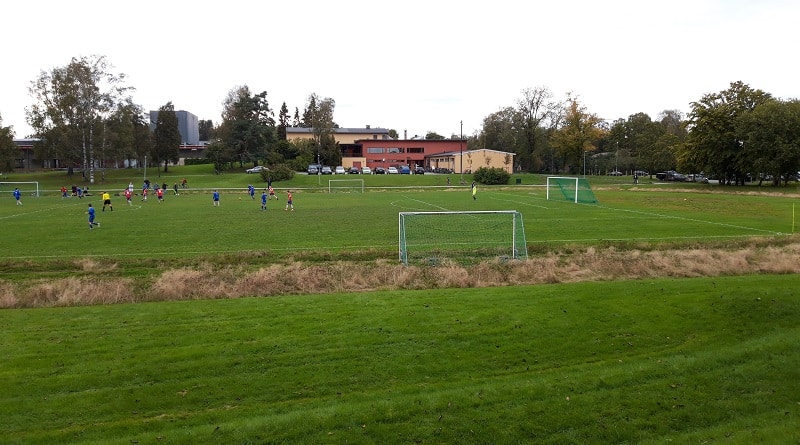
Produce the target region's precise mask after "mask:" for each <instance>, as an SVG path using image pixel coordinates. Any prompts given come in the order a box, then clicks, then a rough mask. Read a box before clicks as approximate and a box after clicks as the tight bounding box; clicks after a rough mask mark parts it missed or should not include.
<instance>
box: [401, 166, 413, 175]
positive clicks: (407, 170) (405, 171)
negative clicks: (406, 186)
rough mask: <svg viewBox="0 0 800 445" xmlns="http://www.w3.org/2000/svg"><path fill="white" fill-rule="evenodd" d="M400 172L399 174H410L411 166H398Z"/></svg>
mask: <svg viewBox="0 0 800 445" xmlns="http://www.w3.org/2000/svg"><path fill="white" fill-rule="evenodd" d="M400 174H401V175H410V174H411V168H409V167H408V166H407V165H404V166H402V167H400Z"/></svg>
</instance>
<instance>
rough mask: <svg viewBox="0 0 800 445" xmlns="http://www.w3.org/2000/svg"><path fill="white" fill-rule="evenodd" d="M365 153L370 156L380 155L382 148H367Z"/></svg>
mask: <svg viewBox="0 0 800 445" xmlns="http://www.w3.org/2000/svg"><path fill="white" fill-rule="evenodd" d="M367 153H370V154H381V153H383V148H381V147H367Z"/></svg>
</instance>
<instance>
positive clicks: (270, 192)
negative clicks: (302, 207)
mask: <svg viewBox="0 0 800 445" xmlns="http://www.w3.org/2000/svg"><path fill="white" fill-rule="evenodd" d="M273 197H275V201H277V200H278V195H276V194H275V189H274V188H272V186H269V199H272V198H273Z"/></svg>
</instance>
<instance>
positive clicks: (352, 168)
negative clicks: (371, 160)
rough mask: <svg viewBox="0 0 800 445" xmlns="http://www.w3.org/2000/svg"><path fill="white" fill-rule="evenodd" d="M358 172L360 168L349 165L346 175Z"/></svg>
mask: <svg viewBox="0 0 800 445" xmlns="http://www.w3.org/2000/svg"><path fill="white" fill-rule="evenodd" d="M360 173H361V169H360V168H358V167H355V166H354V167H350V168H348V169H347V174H348V175H358V174H360Z"/></svg>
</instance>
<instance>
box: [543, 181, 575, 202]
mask: <svg viewBox="0 0 800 445" xmlns="http://www.w3.org/2000/svg"><path fill="white" fill-rule="evenodd" d="M551 179H569V180H570V181H573V180H574V181H575V200H574V202H575V204H577V203H578V181H580V179H581V178H578V177H574V176H548V177H547V200H548V201H549V200H550V180H551Z"/></svg>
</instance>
